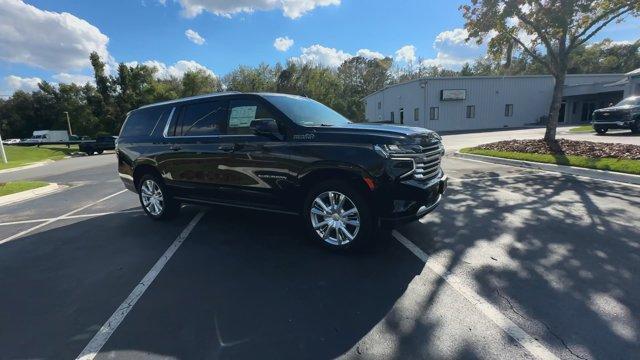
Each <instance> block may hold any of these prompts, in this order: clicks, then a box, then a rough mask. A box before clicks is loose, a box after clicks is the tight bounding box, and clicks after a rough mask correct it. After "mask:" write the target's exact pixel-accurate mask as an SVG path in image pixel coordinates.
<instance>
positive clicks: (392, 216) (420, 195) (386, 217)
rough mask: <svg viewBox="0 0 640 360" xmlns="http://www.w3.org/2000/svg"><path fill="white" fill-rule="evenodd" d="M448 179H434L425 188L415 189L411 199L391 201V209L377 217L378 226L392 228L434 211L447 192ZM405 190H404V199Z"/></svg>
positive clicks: (443, 176)
mask: <svg viewBox="0 0 640 360" xmlns="http://www.w3.org/2000/svg"><path fill="white" fill-rule="evenodd" d="M448 180H449V178H448V177H447V175H442V177H440V178H437V179H435V180H434V181H432V182H430V183H429V184H428V185H427V186H425V187H415V188H414V189H413V190H412V191H413V192H414V194H413V195H414V196H413V198H412V199H410V200H408V199H395V200H393V209H392V211H391V212H389V213H387V214H383V215H382V216H380V217H379V222H380V225H382V226H384V227H394V226H399V225H402V224H406V223H409V222H413V221H416V220H419V219H421V218H423V217H424V216H426V215H428V214H429V213H430V212H432V211H433V210H435V209H436V208H437V207H438V205H440V202H441V201H442V196H443V195H444V193H445V192H446V190H447V187H448ZM406 192H407V190H406V189H405V191H404V193H405V197H406Z"/></svg>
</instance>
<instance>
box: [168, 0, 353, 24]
mask: <svg viewBox="0 0 640 360" xmlns="http://www.w3.org/2000/svg"><path fill="white" fill-rule="evenodd" d="M177 1H178V2H179V3H180V5H182V10H183V14H184V15H185V16H186V17H190V18H192V17H196V16H198V15H200V14H201V13H202V12H204V11H208V12H210V13H213V14H215V15H218V16H225V17H231V16H233V15H236V14H239V13H252V12H254V11H269V10H275V9H281V10H282V12H283V14H284V16H286V17H288V18H291V19H297V18H299V17H301V16H302V15H304V14H306V13H307V12H309V11H311V10H313V9H315V8H316V7H320V6H330V5H340V1H341V0H177Z"/></svg>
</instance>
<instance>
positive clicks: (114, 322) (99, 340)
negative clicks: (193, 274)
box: [76, 211, 205, 360]
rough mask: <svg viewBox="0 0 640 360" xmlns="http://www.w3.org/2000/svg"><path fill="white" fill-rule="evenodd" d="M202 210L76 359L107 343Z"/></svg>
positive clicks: (87, 359)
mask: <svg viewBox="0 0 640 360" xmlns="http://www.w3.org/2000/svg"><path fill="white" fill-rule="evenodd" d="M204 213H205V212H204V211H200V212H199V213H198V214H197V215H196V216H195V217H194V218H193V219H192V220H191V221H190V222H189V225H187V227H186V228H184V230H182V233H180V235H178V237H177V238H176V239H175V240H174V241H173V243H172V244H171V246H169V248H168V249H167V251H165V252H164V254H162V256H160V258H159V259H158V261H157V262H156V263H155V265H153V267H152V268H151V270H149V272H148V273H147V275H145V276H144V278H142V280H141V281H140V283H138V285H137V286H136V287H135V288H134V289H133V291H132V292H131V294H129V296H128V297H127V298H126V299H125V300H124V302H122V304H120V306H119V307H118V308H117V309H116V311H115V312H114V313H113V315H111V317H110V318H109V319H108V320H107V321H106V322H105V323H104V325H102V327H101V328H100V330H98V332H97V333H96V334H95V335H94V336H93V338H92V339H91V341H89V343H88V344H87V346H85V348H84V350H82V352H81V353H80V355H78V357H77V358H76V359H77V360H91V359H93V358H95V357H96V355H98V352H99V351H100V349H102V347H103V346H104V344H106V343H107V340H109V337H111V335H112V334H113V332H114V331H115V330H116V329H117V328H118V326H119V325H120V324H121V323H122V321H123V320H124V318H125V317H126V316H127V314H129V311H131V309H132V308H133V306H134V305H135V304H136V302H137V301H138V300H139V299H140V297H142V295H143V294H144V292H145V291H146V290H147V288H149V285H151V283H152V282H153V280H155V278H156V277H157V276H158V274H159V273H160V271H161V270H162V268H163V267H164V266H165V265H166V264H167V262H168V261H169V259H171V257H172V256H173V254H175V252H176V250H178V248H179V247H180V245H182V243H183V242H184V241H185V240H186V239H187V237H188V236H189V234H190V233H191V231H192V230H193V228H194V227H195V226H196V225H197V224H198V221H200V219H202V216H204Z"/></svg>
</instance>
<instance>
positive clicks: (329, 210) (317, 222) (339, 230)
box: [310, 191, 360, 246]
mask: <svg viewBox="0 0 640 360" xmlns="http://www.w3.org/2000/svg"><path fill="white" fill-rule="evenodd" d="M310 215H311V225H313V229H314V230H315V231H316V233H317V234H318V235H319V236H320V237H321V238H322V239H323V240H324V241H326V242H327V243H329V244H331V245H338V246H340V245H345V244H348V243H350V242H351V241H353V239H355V237H356V236H357V235H358V230H360V213H359V212H358V208H356V206H355V204H354V203H353V201H351V199H349V198H348V197H347V196H346V195H344V194H342V193H339V192H337V191H327V192H323V193H322V194H320V195H318V196H317V197H316V198H315V200H313V203H312V204H311V214H310Z"/></svg>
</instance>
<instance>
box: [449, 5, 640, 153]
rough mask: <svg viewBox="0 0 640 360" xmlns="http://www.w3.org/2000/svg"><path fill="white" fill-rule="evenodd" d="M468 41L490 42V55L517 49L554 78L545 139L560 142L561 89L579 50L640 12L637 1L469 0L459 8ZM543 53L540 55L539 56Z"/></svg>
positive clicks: (495, 55)
mask: <svg viewBox="0 0 640 360" xmlns="http://www.w3.org/2000/svg"><path fill="white" fill-rule="evenodd" d="M460 8H461V10H462V12H463V16H464V18H465V20H466V23H465V28H466V29H467V31H468V32H469V40H470V39H475V40H476V42H478V43H482V41H483V39H486V38H490V41H489V53H490V55H492V56H493V57H494V58H499V57H502V56H503V55H504V54H505V53H507V52H509V51H510V50H509V49H511V51H512V50H515V49H519V50H521V51H523V52H525V53H526V54H528V55H529V56H531V57H532V58H533V59H534V60H535V61H536V62H538V63H540V64H541V65H542V66H544V68H545V69H546V70H547V71H548V72H549V73H550V74H551V75H553V77H554V79H555V85H554V89H553V98H552V100H551V106H550V109H549V120H548V122H547V129H546V132H545V136H544V139H545V140H546V141H547V142H548V143H554V142H555V141H556V128H557V127H558V116H559V113H560V105H561V103H562V94H563V87H564V83H565V78H566V74H567V70H568V68H569V64H570V63H571V60H572V56H573V55H574V54H575V52H576V50H577V49H578V48H579V47H580V46H583V45H585V44H586V43H587V42H588V41H589V40H590V39H591V38H593V36H595V35H596V34H597V33H598V32H599V31H600V30H602V29H603V28H605V27H606V26H607V25H609V24H611V23H612V22H614V21H622V20H623V19H624V17H625V16H627V15H631V16H638V15H639V14H640V1H638V0H471V5H463V6H461V7H460ZM540 50H542V53H541V52H540Z"/></svg>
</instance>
